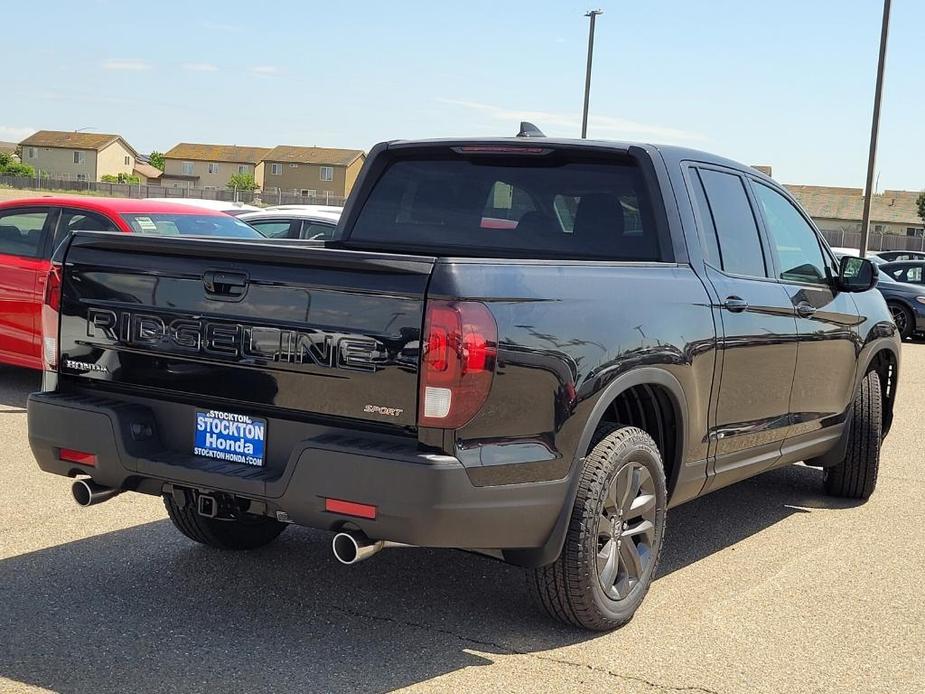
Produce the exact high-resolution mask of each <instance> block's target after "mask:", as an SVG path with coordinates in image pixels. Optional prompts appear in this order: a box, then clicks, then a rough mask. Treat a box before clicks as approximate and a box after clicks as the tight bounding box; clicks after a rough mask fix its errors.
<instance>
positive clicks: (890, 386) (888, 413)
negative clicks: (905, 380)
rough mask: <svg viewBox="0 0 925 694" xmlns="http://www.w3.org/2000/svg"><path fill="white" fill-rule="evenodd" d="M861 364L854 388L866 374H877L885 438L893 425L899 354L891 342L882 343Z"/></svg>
mask: <svg viewBox="0 0 925 694" xmlns="http://www.w3.org/2000/svg"><path fill="white" fill-rule="evenodd" d="M863 364H864V368H862V369H858V374H857V379H856V382H855V388H857V387H858V386H859V385H860V383H861V380H862V379H863V378H864V377H865V376H866V375H867V374H868V373H870V372H871V371H876V372H877V375H878V377H879V378H880V392H881V394H882V397H883V436H884V437H886V435H887V434H888V433H889V432H890V427H891V426H892V424H893V405H894V403H895V402H896V387H897V385H898V383H899V352H898V351H897V350H896V348H895V346H894V345H893V343H892V342H889V343H883V344H881V345H879V346H878V347H877V348H876V349H873V350H871V352H870V354H869V355H868V356H867V358H866V359H865V361H864V362H863Z"/></svg>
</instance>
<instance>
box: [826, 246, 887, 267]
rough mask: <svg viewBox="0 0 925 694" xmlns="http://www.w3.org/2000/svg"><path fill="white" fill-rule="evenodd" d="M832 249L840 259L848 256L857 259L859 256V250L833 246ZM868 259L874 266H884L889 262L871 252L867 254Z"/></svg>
mask: <svg viewBox="0 0 925 694" xmlns="http://www.w3.org/2000/svg"><path fill="white" fill-rule="evenodd" d="M831 248H832V252H833V253H834V254H835V255H837V256H838V257H841V256H843V255H847V256H851V257H852V258H854V257H857V254H858V249H857V248H841V247H839V246H832V247H831ZM867 259H868V260H869V261H871V262H872V263H873V264H874V265H883V264H884V263H886V262H887V261H885V260H884V259H883V258H881V257H880V256H879V255H877V254H876V253H872V252H870V251H868V252H867Z"/></svg>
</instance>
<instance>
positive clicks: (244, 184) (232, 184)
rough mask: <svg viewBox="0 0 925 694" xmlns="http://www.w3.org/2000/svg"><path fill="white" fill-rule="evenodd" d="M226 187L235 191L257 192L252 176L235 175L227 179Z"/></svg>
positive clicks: (245, 174) (247, 174) (255, 182)
mask: <svg viewBox="0 0 925 694" xmlns="http://www.w3.org/2000/svg"><path fill="white" fill-rule="evenodd" d="M228 187H229V188H236V189H237V190H257V181H255V180H254V175H253V174H249V173H236V174H232V176H231V178H229V179H228Z"/></svg>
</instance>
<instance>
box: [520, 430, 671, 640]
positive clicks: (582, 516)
mask: <svg viewBox="0 0 925 694" xmlns="http://www.w3.org/2000/svg"><path fill="white" fill-rule="evenodd" d="M594 440H596V441H597V443H596V445H595V446H594V448H593V449H592V450H591V453H590V454H589V455H588V456H587V457H586V458H585V460H584V464H583V468H582V470H581V473H580V474H581V478H580V480H579V484H578V491H577V494H576V497H575V504H574V506H573V508H572V514H571V518H570V520H569V525H568V530H567V532H566V537H565V545H564V546H563V548H562V553H561V554H560V555H559V558H558V559H557V560H556V561H555V562H554V563H552V564H550V565H548V566H544V567H541V568H539V569H534V570H531V571H528V573H527V585H528V589H529V591H530V593H531V595H532V597H533V599H534V601H535V602H536V603H537V604H538V605H539V606H540V607H541V608H542V609H543V610H544V611H545V612H546V613H548V614H549V616H551V617H553V618H554V619H557V620H559V621H562V622H565V623H566V624H571V625H574V626H577V627H582V628H584V629H591V630H595V631H607V630H610V629H616V628H617V627H620V626H623V625H624V624H626V623H627V622H628V621H630V619H631V618H632V616H633V614H634V613H635V612H636V609H637V608H638V607H639V605H640V604H641V603H642V600H643V598H645V596H646V593H647V592H648V590H649V585H650V584H651V582H652V577H653V576H654V575H655V571H656V568H657V567H658V560H659V555H660V554H661V550H662V538H663V537H664V533H665V507H666V505H667V497H668V494H667V492H666V489H665V471H664V466H663V465H662V458H661V454H660V453H659V450H658V448H657V446H656V445H655V442H654V441H653V440H652V438H651V437H650V436H649V435H648V434H647V433H645V432H644V431H642V430H641V429H637V428H636V427H626V426H619V425H613V424H608V425H604V426H602V427H600V428H598V430H597V431H596V432H595V439H594ZM621 484H622V485H623V486H622V488H623V489H629V490H633V489H634V488H635V489H636V490H637V491H638V495H637V492H636V491H631V492H630V494H628V495H622V493H621V495H622V496H623V498H622V499H620V498H618V497H617V492H616V491H615V490H619V489H621ZM650 497H651V498H650ZM627 500H628V501H627ZM640 500H643V501H640ZM614 502H616V503H614ZM612 509H616V510H617V512H616V514H611V513H610V511H611V510H612ZM626 509H629V512H627V511H626ZM624 519H628V520H624ZM646 523H648V526H646ZM649 526H651V527H650V529H649V530H647V531H645V532H642V531H641V530H640V532H639V533H636V532H635V531H636V530H639V529H641V528H643V527H649ZM624 542H625V543H627V544H623V543H624ZM630 545H632V548H631V547H630ZM608 547H609V548H610V551H609V553H608ZM611 557H612V559H613V562H612V563H611V561H610V558H611ZM634 565H635V569H636V570H635V574H636V580H635V581H634V580H632V576H631V575H630V574H631V573H633V570H632V567H633V566H634ZM628 569H629V570H628ZM640 569H641V570H640ZM621 572H622V573H621ZM610 576H613V577H614V582H613V584H612V585H611V584H610V581H609V580H608V578H609V577H610ZM621 576H622V578H621ZM605 586H606V587H605Z"/></svg>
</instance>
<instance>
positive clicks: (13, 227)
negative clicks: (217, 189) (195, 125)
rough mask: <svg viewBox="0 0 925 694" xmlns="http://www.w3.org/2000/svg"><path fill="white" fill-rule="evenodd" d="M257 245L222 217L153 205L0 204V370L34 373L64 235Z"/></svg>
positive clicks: (244, 229) (103, 201)
mask: <svg viewBox="0 0 925 694" xmlns="http://www.w3.org/2000/svg"><path fill="white" fill-rule="evenodd" d="M77 230H84V231H121V232H125V233H138V234H161V235H170V236H175V235H178V234H181V235H189V236H237V237H253V238H262V236H261V235H260V234H259V233H258V232H257V231H256V230H254V229H253V228H251V227H250V226H248V225H247V224H245V223H244V222H241V221H238V220H237V219H235V218H234V217H229V216H228V215H226V214H224V213H222V212H216V211H214V210H208V209H198V208H195V207H190V206H189V205H177V204H174V203H169V202H157V201H153V200H130V199H126V198H89V197H87V198H84V197H57V196H56V197H42V198H29V199H21V200H9V201H6V202H0V364H11V365H14V366H25V367H28V368H33V369H41V368H42V352H41V350H42V336H41V326H42V321H41V306H42V300H43V298H44V292H45V281H46V277H47V275H48V271H49V269H50V266H51V261H50V259H51V254H52V251H53V250H54V249H55V248H56V247H57V246H58V244H60V243H61V241H62V240H64V239H65V238H67V235H68V234H70V233H71V232H72V231H77Z"/></svg>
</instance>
